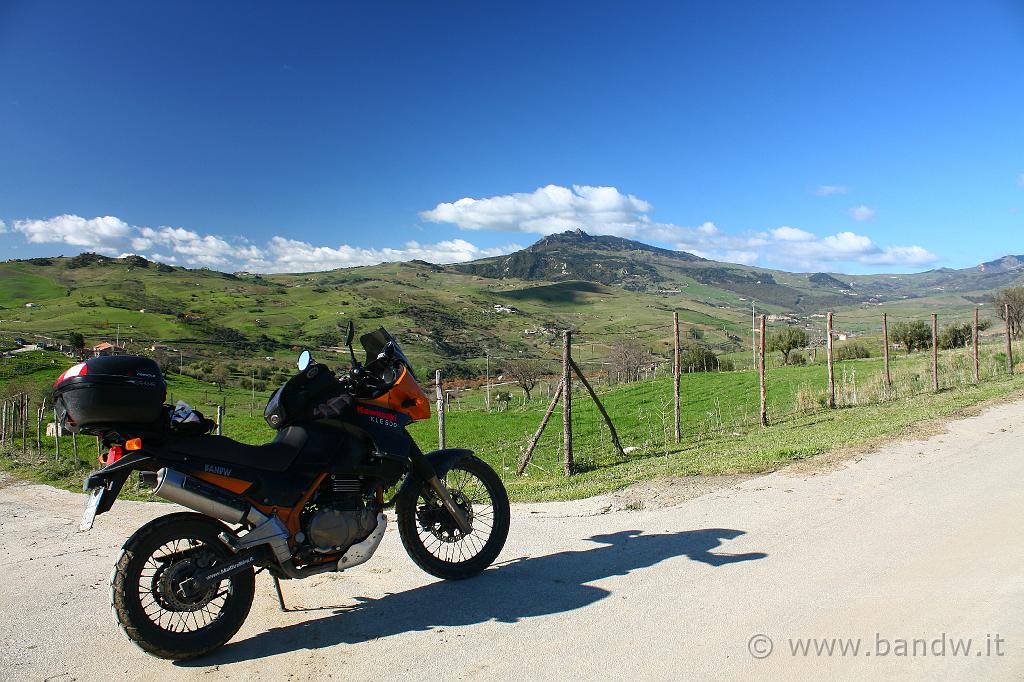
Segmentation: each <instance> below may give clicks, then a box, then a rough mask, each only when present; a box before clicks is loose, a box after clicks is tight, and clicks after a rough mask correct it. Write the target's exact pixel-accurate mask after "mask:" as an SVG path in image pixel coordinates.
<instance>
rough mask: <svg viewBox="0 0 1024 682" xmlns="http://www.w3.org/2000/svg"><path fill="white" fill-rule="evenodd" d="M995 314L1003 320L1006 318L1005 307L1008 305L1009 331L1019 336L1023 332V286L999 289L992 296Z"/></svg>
mask: <svg viewBox="0 0 1024 682" xmlns="http://www.w3.org/2000/svg"><path fill="white" fill-rule="evenodd" d="M992 303H993V305H995V308H996V314H997V315H998V316H999V319H1000V320H1003V321H1004V322H1006V321H1007V319H1006V307H1007V306H1009V307H1010V319H1009V324H1010V333H1011V334H1013V335H1014V336H1020V335H1021V333H1022V332H1024V287H1008V288H1006V289H1000V290H999V291H997V292H996V293H995V295H994V296H993V297H992Z"/></svg>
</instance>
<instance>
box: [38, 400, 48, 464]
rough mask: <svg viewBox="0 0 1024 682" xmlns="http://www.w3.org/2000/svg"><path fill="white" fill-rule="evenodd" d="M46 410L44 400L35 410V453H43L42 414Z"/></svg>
mask: <svg viewBox="0 0 1024 682" xmlns="http://www.w3.org/2000/svg"><path fill="white" fill-rule="evenodd" d="M45 409H46V400H43V402H42V403H40V405H39V407H37V408H36V452H38V453H41V452H42V451H43V414H44V410H45Z"/></svg>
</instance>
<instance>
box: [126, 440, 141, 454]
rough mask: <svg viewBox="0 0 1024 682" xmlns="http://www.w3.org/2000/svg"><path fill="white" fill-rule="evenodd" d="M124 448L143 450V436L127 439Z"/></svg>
mask: <svg viewBox="0 0 1024 682" xmlns="http://www.w3.org/2000/svg"><path fill="white" fill-rule="evenodd" d="M124 449H125V450H133V451H134V450H141V449H142V439H141V438H132V439H131V440H126V441H125V442H124Z"/></svg>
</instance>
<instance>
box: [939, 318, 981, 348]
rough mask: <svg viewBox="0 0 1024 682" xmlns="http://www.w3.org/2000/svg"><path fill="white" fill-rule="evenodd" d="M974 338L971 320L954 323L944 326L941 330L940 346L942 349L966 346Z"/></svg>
mask: <svg viewBox="0 0 1024 682" xmlns="http://www.w3.org/2000/svg"><path fill="white" fill-rule="evenodd" d="M980 326H981V325H979V327H980ZM973 338H974V329H973V325H971V323H970V322H964V323H963V324H953V325H950V326H948V327H944V328H943V330H942V331H941V332H939V348H941V349H942V350H951V349H953V348H964V347H965V346H966V345H967V344H969V343H971V341H972V340H973Z"/></svg>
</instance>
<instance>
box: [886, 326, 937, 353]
mask: <svg viewBox="0 0 1024 682" xmlns="http://www.w3.org/2000/svg"><path fill="white" fill-rule="evenodd" d="M889 337H890V338H891V339H892V340H893V341H895V342H896V343H902V344H903V347H904V348H906V349H907V354H908V355H909V354H910V353H913V352H914V351H915V350H922V349H924V348H927V347H928V346H930V345H931V342H932V329H931V327H929V326H928V324H927V323H926V322H924V321H923V320H914V321H912V322H897V323H896V324H895V325H893V328H892V332H891V333H890V334H889Z"/></svg>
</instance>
